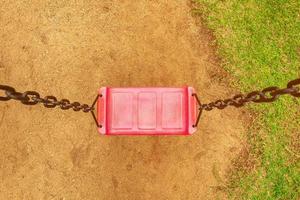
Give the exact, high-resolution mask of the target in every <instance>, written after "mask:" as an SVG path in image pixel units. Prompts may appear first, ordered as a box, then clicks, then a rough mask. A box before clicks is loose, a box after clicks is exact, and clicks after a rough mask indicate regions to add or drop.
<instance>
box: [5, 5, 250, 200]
mask: <svg viewBox="0 0 300 200" xmlns="http://www.w3.org/2000/svg"><path fill="white" fill-rule="evenodd" d="M196 21H197V20H196V19H195V17H193V16H192V13H191V4H190V2H189V1H184V0H180V1H171V0H168V1H146V0H140V1H134V2H133V1H124V0H118V1H116V0H112V1H111V0H103V1H96V0H89V1H83V0H77V1H74V0H72V1H66V0H64V1H62V0H45V1H39V0H31V1H9V0H1V3H0V84H6V85H11V86H13V87H15V88H16V89H17V90H19V91H25V90H37V91H39V92H40V93H41V94H42V95H43V96H45V95H55V96H57V97H58V98H59V99H61V98H68V99H70V100H72V101H77V100H78V101H80V102H84V103H91V102H92V101H93V99H94V97H95V95H96V92H97V89H98V88H99V87H101V86H124V87H128V86H179V87H180V86H183V85H190V86H193V87H195V88H196V90H197V91H198V94H199V96H200V97H201V99H202V101H205V102H206V101H210V100H215V99H216V98H219V97H226V96H228V95H229V96H231V95H232V92H233V91H232V90H231V89H228V88H229V87H228V85H227V82H228V81H227V79H228V77H227V75H226V74H225V73H224V72H222V70H221V67H220V66H219V64H218V59H216V58H215V52H214V47H213V46H212V45H211V44H212V42H211V41H212V39H213V38H212V37H211V36H210V33H209V32H208V31H207V29H206V28H205V27H203V26H202V25H201V24H199V23H197V22H196ZM246 115H247V114H245V113H244V111H241V110H236V109H234V108H230V109H226V110H224V111H222V112H220V111H212V112H210V113H205V114H204V115H203V118H202V119H201V122H200V125H199V130H198V131H197V133H196V134H195V135H193V136H190V137H178V136H177V137H173V136H162V137H146V136H140V137H132V136H131V137H126V136H125V137H105V136H100V135H99V134H98V133H97V130H96V127H95V124H94V122H93V120H92V118H91V116H90V115H89V114H85V113H75V112H73V111H62V110H60V109H46V108H43V106H41V105H40V106H35V107H26V106H24V105H22V104H20V103H19V102H13V101H9V102H5V103H3V102H2V103H1V102H0V178H1V181H0V199H27V200H28V199H101V200H115V199H118V200H119V199H122V200H126V199H130V200H140V199H143V200H148V199H155V200H156V199H159V200H165V199H170V200H177V199H178V200H179V199H180V200H188V199H191V200H199V199H205V200H206V199H217V198H220V199H223V198H224V196H223V195H224V194H223V193H222V190H221V189H222V187H223V186H224V181H225V174H226V170H227V169H228V167H229V166H230V162H231V160H232V159H233V158H234V157H235V156H236V154H237V153H238V152H239V151H240V149H241V147H242V142H243V141H242V139H241V138H242V137H241V135H242V134H243V133H245V129H246V124H247V123H246V120H245V116H246Z"/></svg>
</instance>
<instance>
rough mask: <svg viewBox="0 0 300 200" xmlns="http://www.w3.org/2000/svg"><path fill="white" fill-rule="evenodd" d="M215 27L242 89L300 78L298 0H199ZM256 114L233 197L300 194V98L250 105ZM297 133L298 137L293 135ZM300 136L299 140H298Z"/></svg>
mask: <svg viewBox="0 0 300 200" xmlns="http://www.w3.org/2000/svg"><path fill="white" fill-rule="evenodd" d="M196 2H197V3H199V4H197V5H199V10H197V12H199V13H201V15H202V16H203V18H204V20H205V21H206V23H207V25H208V27H209V28H210V29H211V30H213V32H214V35H215V37H216V42H217V45H218V47H219V49H218V54H219V56H220V57H221V58H222V59H223V61H224V62H223V63H224V67H225V69H226V70H228V71H229V72H231V74H232V75H233V76H234V78H235V80H236V82H235V83H234V84H235V85H236V86H238V87H239V88H241V90H242V91H243V92H247V91H251V90H253V89H262V88H264V87H267V86H271V85H276V86H280V87H285V86H286V83H287V82H288V81H289V80H292V79H295V78H297V77H300V61H299V60H300V59H299V57H300V55H299V54H300V1H299V0H249V1H240V0H230V1H229V0H223V1H220V0H218V1H217V0H196ZM249 108H250V109H251V110H252V111H253V112H256V113H257V114H258V119H257V120H256V123H255V124H254V126H253V128H252V129H251V130H250V132H249V134H248V142H249V146H250V147H249V156H248V158H247V159H248V160H249V159H251V160H254V161H255V162H254V165H255V166H254V167H252V168H251V169H249V168H246V167H245V166H242V165H239V164H236V165H235V166H238V167H236V168H235V170H234V171H233V174H232V176H231V180H230V181H229V183H228V194H229V196H230V197H231V198H232V199H247V200H248V199H253V200H260V199H261V200H269V199H270V200H271V199H272V200H273V199H278V200H279V199H282V200H285V199H289V200H297V199H299V198H300V170H299V169H300V163H299V128H300V120H299V119H300V117H299V115H300V112H299V110H300V101H299V99H295V98H292V97H288V96H286V97H282V98H281V99H280V100H278V101H277V102H276V103H273V104H262V105H257V104H256V105H249ZM295 138H296V139H295ZM295 140H296V141H295Z"/></svg>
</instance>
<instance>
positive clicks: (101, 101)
mask: <svg viewBox="0 0 300 200" xmlns="http://www.w3.org/2000/svg"><path fill="white" fill-rule="evenodd" d="M194 93H195V91H194V88H192V87H182V88H166V87H156V88H155V87H154V88H151V87H149V88H111V87H102V88H100V89H99V98H98V100H97V121H98V124H99V125H100V126H99V128H98V131H99V133H101V134H103V135H190V134H192V133H194V132H195V131H196V129H197V128H196V127H194V126H193V125H194V124H195V122H196V117H197V116H196V115H197V103H196V100H195V98H194V96H193V95H192V94H194Z"/></svg>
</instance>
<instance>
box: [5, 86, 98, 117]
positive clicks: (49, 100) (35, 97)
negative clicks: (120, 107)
mask: <svg viewBox="0 0 300 200" xmlns="http://www.w3.org/2000/svg"><path fill="white" fill-rule="evenodd" d="M0 90H4V91H5V94H6V96H3V97H2V96H0V101H8V100H11V99H14V100H17V101H20V102H21V103H22V104H25V105H36V104H38V103H42V104H44V106H45V107H46V108H55V107H56V106H59V107H60V108H61V109H62V110H68V109H71V108H72V109H73V110H74V111H76V112H77V111H80V110H82V111H83V112H90V111H92V110H94V107H92V106H89V105H87V104H80V103H79V102H73V103H71V102H70V101H69V100H68V99H62V100H60V101H58V100H57V98H56V97H55V96H46V97H44V98H42V97H40V94H39V93H38V92H35V91H26V92H23V93H20V92H16V90H15V89H14V88H12V87H10V86H7V85H0Z"/></svg>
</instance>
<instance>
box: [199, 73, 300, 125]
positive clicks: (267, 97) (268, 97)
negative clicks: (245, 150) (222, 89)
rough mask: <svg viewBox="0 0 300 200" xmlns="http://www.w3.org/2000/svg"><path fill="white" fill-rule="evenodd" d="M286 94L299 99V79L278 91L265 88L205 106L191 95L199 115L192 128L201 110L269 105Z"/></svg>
mask: <svg viewBox="0 0 300 200" xmlns="http://www.w3.org/2000/svg"><path fill="white" fill-rule="evenodd" d="M286 94H289V95H291V96H293V97H300V78H299V79H295V80H292V81H290V82H289V83H288V84H287V87H286V88H284V89H280V88H278V87H275V86H272V87H267V88H265V89H263V90H261V91H253V92H250V93H248V94H238V95H235V96H234V97H232V98H229V99H224V100H221V99H219V100H217V101H213V102H211V103H207V104H201V102H200V100H199V98H198V97H197V95H196V94H193V96H195V97H196V100H197V102H198V105H199V113H198V116H197V121H196V123H195V124H194V127H196V126H197V125H198V122H199V119H200V116H201V114H202V111H203V110H205V111H211V110H213V109H214V108H217V109H220V110H222V109H224V108H226V107H228V106H234V107H236V108H239V107H242V106H245V105H246V104H247V103H249V102H254V103H270V102H274V101H276V100H277V99H278V98H279V97H280V96H281V95H286Z"/></svg>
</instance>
